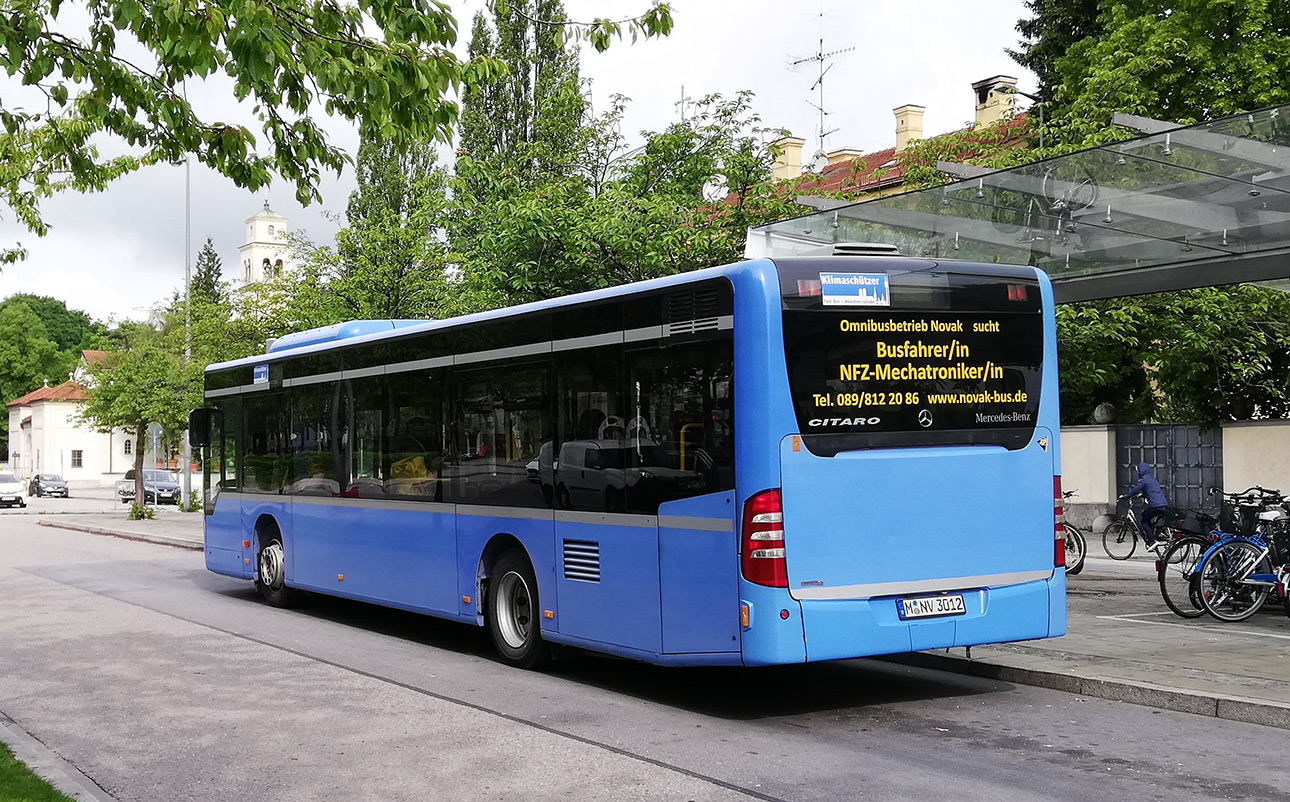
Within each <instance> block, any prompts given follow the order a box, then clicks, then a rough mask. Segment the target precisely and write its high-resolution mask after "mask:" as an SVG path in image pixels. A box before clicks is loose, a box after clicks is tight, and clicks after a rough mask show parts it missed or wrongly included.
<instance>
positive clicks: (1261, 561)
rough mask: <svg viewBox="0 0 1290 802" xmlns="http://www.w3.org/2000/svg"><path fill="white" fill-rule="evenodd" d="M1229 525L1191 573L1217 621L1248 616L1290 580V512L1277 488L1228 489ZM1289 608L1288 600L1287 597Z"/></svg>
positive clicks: (1289, 608)
mask: <svg viewBox="0 0 1290 802" xmlns="http://www.w3.org/2000/svg"><path fill="white" fill-rule="evenodd" d="M1224 498H1225V502H1224V516H1223V517H1224V520H1225V523H1226V524H1227V526H1226V527H1225V528H1231V529H1236V530H1237V531H1238V532H1241V534H1231V533H1228V532H1224V531H1222V530H1215V531H1214V533H1213V535H1214V537H1215V539H1216V540H1217V542H1215V543H1214V544H1213V545H1212V546H1210V547H1209V549H1208V550H1206V552H1205V553H1204V554H1203V555H1202V556H1201V558H1200V560H1199V562H1198V563H1197V565H1196V568H1195V570H1194V572H1193V574H1192V585H1193V587H1192V591H1191V592H1192V594H1193V595H1194V596H1195V597H1196V598H1197V599H1198V600H1199V601H1200V603H1201V606H1202V607H1203V608H1204V610H1205V612H1207V613H1209V614H1210V615H1211V616H1213V617H1214V618H1216V619H1218V620H1219V621H1244V620H1245V619H1247V618H1249V617H1250V616H1252V615H1254V614H1255V613H1257V612H1258V611H1259V610H1260V609H1262V607H1263V605H1264V604H1265V603H1266V602H1267V600H1268V597H1269V596H1271V595H1272V592H1273V591H1274V590H1277V591H1280V590H1281V589H1283V588H1285V587H1286V583H1287V581H1290V566H1287V564H1286V563H1287V562H1288V561H1290V515H1287V513H1286V510H1285V497H1284V496H1282V495H1281V493H1280V492H1279V491H1276V490H1265V489H1263V488H1261V487H1253V488H1250V489H1248V490H1246V491H1244V492H1242V493H1225V494H1224ZM1285 605H1286V610H1287V614H1290V600H1286V601H1285Z"/></svg>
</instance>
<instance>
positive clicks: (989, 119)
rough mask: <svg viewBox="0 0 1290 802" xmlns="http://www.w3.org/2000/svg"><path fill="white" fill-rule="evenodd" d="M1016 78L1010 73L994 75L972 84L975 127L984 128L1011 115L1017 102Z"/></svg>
mask: <svg viewBox="0 0 1290 802" xmlns="http://www.w3.org/2000/svg"><path fill="white" fill-rule="evenodd" d="M1016 88H1017V79H1016V78H1013V77H1012V76H1011V75H995V76H992V77H990V78H986V79H985V80H983V81H977V82H975V83H973V84H972V91H973V92H975V93H976V127H977V128H986V127H989V126H991V125H994V124H995V123H997V122H999V121H1000V120H1002V119H1004V118H1005V117H1011V116H1012V109H1013V106H1015V105H1016V103H1017V93H1016V92H1015V91H1013V90H1015V89H1016Z"/></svg>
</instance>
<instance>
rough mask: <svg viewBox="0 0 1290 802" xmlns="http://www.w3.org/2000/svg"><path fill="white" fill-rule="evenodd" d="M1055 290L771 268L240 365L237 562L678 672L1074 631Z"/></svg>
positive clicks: (199, 430) (915, 268)
mask: <svg viewBox="0 0 1290 802" xmlns="http://www.w3.org/2000/svg"><path fill="white" fill-rule="evenodd" d="M1056 370H1057V353H1056V345H1055V326H1054V315H1053V296H1052V289H1051V285H1050V284H1049V281H1048V279H1047V278H1046V277H1045V276H1044V275H1043V273H1041V272H1040V271H1037V270H1035V269H1032V268H1027V267H1012V266H1004V265H985V264H969V263H951V262H943V261H930V260H924V259H915V258H908V257H904V256H899V255H838V256H820V257H809V256H802V257H794V258H786V259H774V260H771V259H762V260H754V261H745V262H741V263H738V264H733V265H729V266H725V267H719V268H711V269H705V270H699V271H695V272H692V273H687V274H684V275H676V276H669V277H666V278H660V279H655V280H651V281H645V282H641V283H637V284H629V285H626V286H620V287H615V288H611V289H605V290H598V291H595V292H589V293H584V294H580V295H575V296H570V297H566V298H557V299H552V300H548V301H542V302H538V303H531V304H526V305H523V306H517V307H513V308H508V309H500V310H496V311H492V312H484V313H480V314H473V315H467V316H463V317H458V318H453V319H449V320H432V321H388V320H387V321H358V322H352V323H346V324H341V325H337V326H330V327H326V328H321V329H315V330H310V331H305V332H301V333H298V334H292V335H289V336H286V337H283V338H281V339H279V340H277V341H276V342H273V343H271V344H270V346H269V348H268V352H267V353H265V354H264V355H262V356H257V357H253V358H249V359H241V360H237V361H231V362H225V363H222V364H216V365H211V366H210V367H209V368H208V369H207V370H206V374H205V402H204V406H203V408H201V409H199V410H195V411H194V412H193V415H192V419H191V420H190V423H191V432H192V434H191V437H192V438H193V444H194V445H195V446H198V447H200V448H201V449H202V465H203V469H204V474H205V476H204V490H205V493H204V500H205V512H206V518H205V522H206V526H205V555H206V565H207V567H208V568H209V569H210V570H211V571H214V572H216V573H218V574H223V575H226V576H232V577H239V578H243V579H248V580H254V582H255V584H256V586H257V587H258V589H259V591H260V593H261V594H262V595H263V597H264V599H265V600H267V601H268V602H269V603H270V604H274V605H280V606H286V605H289V604H290V603H291V602H293V601H294V600H295V599H296V598H297V597H298V596H299V595H300V594H301V592H302V591H303V592H309V593H318V594H327V595H332V596H340V597H344V598H348V599H355V600H361V601H364V602H370V603H373V604H378V605H386V606H389V607H395V608H399V609H403V610H410V611H415V612H417V613H424V614H427V615H432V616H438V617H442V618H447V619H453V620H456V621H461V622H464V623H468V624H474V625H476V626H482V627H487V628H488V630H489V631H490V633H491V636H492V639H493V642H494V643H495V645H496V647H497V650H498V652H499V653H500V655H501V658H502V659H503V660H504V661H505V662H507V663H510V664H513V665H516V666H521V667H534V666H537V665H540V664H541V663H543V662H544V661H545V660H546V659H547V658H548V657H549V653H550V647H551V645H552V644H562V645H564V646H570V647H578V648H581V649H585V650H590V651H594V652H600V653H607V654H611V655H617V656H620V657H624V658H629V659H636V660H641V661H645V662H649V663H657V664H665V665H767V664H782V663H799V662H806V661H819V660H836V659H841V658H851V657H859V656H866V655H878V654H890V653H899V652H909V651H915V650H922V649H932V648H941V647H951V646H969V645H974V644H983V643H997V642H1002V641H1017V640H1030V639H1036V638H1046V637H1053V636H1057V635H1061V634H1063V633H1064V632H1065V629H1066V604H1065V601H1066V593H1065V591H1066V585H1065V581H1066V580H1065V572H1064V571H1063V570H1061V568H1062V565H1063V561H1064V555H1065V549H1064V547H1063V541H1062V536H1063V529H1062V523H1061V518H1060V515H1059V513H1060V501H1061V492H1060V477H1059V473H1060V469H1059V466H1060V464H1061V462H1060V458H1059V451H1058V445H1059V444H1058V433H1059V426H1058V409H1057V373H1056Z"/></svg>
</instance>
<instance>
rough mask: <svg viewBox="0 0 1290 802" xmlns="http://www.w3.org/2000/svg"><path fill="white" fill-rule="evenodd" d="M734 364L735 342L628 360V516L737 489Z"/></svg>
mask: <svg viewBox="0 0 1290 802" xmlns="http://www.w3.org/2000/svg"><path fill="white" fill-rule="evenodd" d="M733 364H734V363H733V359H732V346H731V343H730V341H729V340H722V341H719V342H703V343H693V344H690V345H685V346H679V347H673V348H663V349H658V350H650V351H639V352H636V353H633V354H629V355H628V383H627V391H628V397H629V404H628V406H629V410H630V412H629V417H628V423H627V452H628V456H629V465H630V467H631V469H632V473H633V474H634V475H635V476H636V477H639V478H638V479H637V481H636V482H635V483H634V484H633V485H632V488H631V490H630V491H629V493H628V497H627V503H628V511H629V512H637V513H647V514H650V515H655V514H657V513H658V506H659V504H662V503H664V502H667V501H673V500H675V499H681V498H688V497H690V496H698V495H703V494H706V493H716V492H720V491H724V490H733V489H734V486H735V472H734V458H735V454H734V395H733V378H734V376H733Z"/></svg>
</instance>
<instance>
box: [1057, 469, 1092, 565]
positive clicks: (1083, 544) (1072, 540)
mask: <svg viewBox="0 0 1290 802" xmlns="http://www.w3.org/2000/svg"><path fill="white" fill-rule="evenodd" d="M1074 495H1075V491H1074V490H1067V491H1065V492H1064V493H1062V512H1063V513H1065V511H1066V499H1068V498H1070V497H1071V496H1074ZM1063 525H1064V527H1065V529H1066V573H1067V574H1070V575H1074V574H1078V573H1079V572H1080V571H1083V570H1084V558H1085V556H1087V554H1088V540H1087V539H1086V538H1085V537H1084V533H1083V532H1082V531H1080V529H1079V528H1077V527H1076V526H1074V525H1072V524H1069V523H1063Z"/></svg>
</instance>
